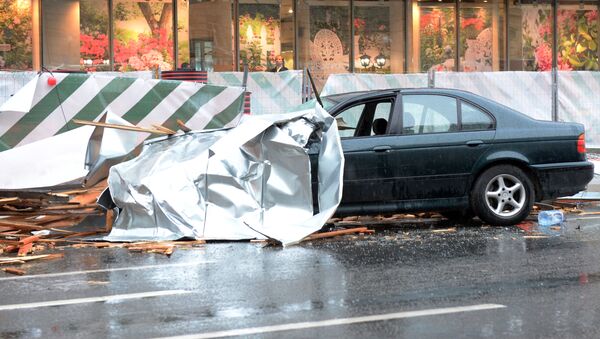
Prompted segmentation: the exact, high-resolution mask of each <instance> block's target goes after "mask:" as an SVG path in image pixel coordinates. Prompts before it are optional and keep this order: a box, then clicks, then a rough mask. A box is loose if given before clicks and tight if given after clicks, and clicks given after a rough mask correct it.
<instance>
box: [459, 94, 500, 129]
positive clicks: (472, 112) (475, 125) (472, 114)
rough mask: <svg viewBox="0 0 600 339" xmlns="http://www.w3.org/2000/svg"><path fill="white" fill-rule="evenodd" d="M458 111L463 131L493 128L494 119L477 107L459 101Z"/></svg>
mask: <svg viewBox="0 0 600 339" xmlns="http://www.w3.org/2000/svg"><path fill="white" fill-rule="evenodd" d="M460 113H461V122H462V129H463V131H480V130H486V129H492V128H494V120H492V117H490V116H489V115H488V114H487V113H485V112H483V111H482V110H480V109H479V108H477V107H475V106H473V105H471V104H468V103H466V102H464V101H461V102H460Z"/></svg>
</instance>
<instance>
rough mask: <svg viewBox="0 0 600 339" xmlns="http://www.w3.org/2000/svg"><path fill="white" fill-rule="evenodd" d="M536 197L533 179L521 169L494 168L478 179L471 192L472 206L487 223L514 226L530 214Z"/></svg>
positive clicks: (505, 166)
mask: <svg viewBox="0 0 600 339" xmlns="http://www.w3.org/2000/svg"><path fill="white" fill-rule="evenodd" d="M534 194H535V193H534V189H533V184H532V183H531V180H530V179H529V177H528V176H527V174H525V173H524V172H523V171H522V170H521V169H520V168H518V167H515V166H511V165H501V166H495V167H492V168H490V169H488V170H486V171H485V172H483V173H482V174H481V175H480V176H479V178H477V181H476V182H475V186H474V187H473V191H472V192H471V207H472V208H473V210H474V211H475V213H477V216H479V218H480V219H481V220H483V221H484V222H486V223H488V224H491V225H514V224H518V223H519V222H521V221H523V220H524V219H525V218H527V216H528V215H529V213H530V212H531V208H532V207H533V202H534V200H535V199H534Z"/></svg>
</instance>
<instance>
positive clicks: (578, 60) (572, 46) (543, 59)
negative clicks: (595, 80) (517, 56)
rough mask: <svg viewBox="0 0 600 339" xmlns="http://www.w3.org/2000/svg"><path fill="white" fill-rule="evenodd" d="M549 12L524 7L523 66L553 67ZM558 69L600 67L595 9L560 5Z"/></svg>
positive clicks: (535, 68) (547, 10)
mask: <svg viewBox="0 0 600 339" xmlns="http://www.w3.org/2000/svg"><path fill="white" fill-rule="evenodd" d="M551 15H552V12H551V10H550V9H549V8H548V7H546V8H537V7H534V6H527V7H524V8H523V16H522V26H523V30H522V32H523V63H524V65H523V67H524V68H525V69H526V70H535V71H549V70H551V69H552V16H551ZM557 30H558V46H557V65H558V69H559V70H563V71H569V70H596V71H597V70H599V65H598V10H597V9H591V10H588V9H559V10H558V14H557Z"/></svg>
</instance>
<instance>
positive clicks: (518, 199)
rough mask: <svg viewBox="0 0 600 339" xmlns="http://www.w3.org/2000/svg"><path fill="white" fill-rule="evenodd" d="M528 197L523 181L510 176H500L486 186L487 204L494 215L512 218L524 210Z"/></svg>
mask: <svg viewBox="0 0 600 339" xmlns="http://www.w3.org/2000/svg"><path fill="white" fill-rule="evenodd" d="M526 195H527V194H526V192H525V188H524V186H523V183H522V182H521V180H519V179H517V178H516V177H515V176H513V175H510V174H499V175H497V176H495V177H494V178H492V180H490V181H489V183H488V184H487V186H486V189H485V203H486V205H487V207H488V208H489V209H490V211H492V212H493V213H494V214H496V215H498V216H501V217H511V216H513V215H515V214H517V213H519V212H520V211H521V210H522V209H523V207H524V206H525V204H526V202H527V196H526Z"/></svg>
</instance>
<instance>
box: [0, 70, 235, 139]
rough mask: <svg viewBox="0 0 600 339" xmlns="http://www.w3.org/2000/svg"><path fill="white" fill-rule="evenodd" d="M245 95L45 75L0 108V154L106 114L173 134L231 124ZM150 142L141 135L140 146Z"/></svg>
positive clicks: (180, 84)
mask: <svg viewBox="0 0 600 339" xmlns="http://www.w3.org/2000/svg"><path fill="white" fill-rule="evenodd" d="M243 100H244V91H243V89H242V88H238V87H223V86H213V85H203V84H198V83H194V82H186V81H172V80H144V79H140V78H128V77H114V76H106V75H105V74H104V73H94V74H60V73H54V75H53V76H52V75H50V74H49V73H43V74H41V75H40V76H39V77H37V78H35V79H34V80H32V81H31V82H29V83H28V84H27V85H25V88H24V89H23V90H22V91H20V92H19V93H18V94H17V96H16V97H13V98H12V100H9V101H7V102H6V103H5V104H4V105H2V106H1V107H0V151H3V150H6V149H10V148H13V147H17V146H22V145H25V144H29V143H32V142H34V141H37V140H41V139H44V138H48V137H51V136H53V135H56V134H60V133H63V132H66V131H69V130H72V129H74V128H75V127H77V126H76V125H74V124H73V122H72V121H71V120H72V119H80V120H95V119H97V118H98V117H99V116H100V115H102V114H103V113H104V112H110V113H113V114H115V115H116V116H119V117H122V118H123V119H125V120H126V121H128V122H130V123H132V124H134V125H140V126H144V127H145V126H151V125H152V124H158V125H162V126H164V127H167V128H170V129H172V130H177V129H178V125H177V123H176V120H177V119H180V120H182V121H184V122H185V123H186V125H187V126H188V127H190V128H192V129H204V128H218V127H225V126H231V125H235V123H236V122H237V119H238V118H239V117H240V113H241V109H242V104H243ZM146 137H148V135H146V134H144V133H142V134H141V140H140V142H141V141H143V139H145V138H146Z"/></svg>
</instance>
